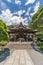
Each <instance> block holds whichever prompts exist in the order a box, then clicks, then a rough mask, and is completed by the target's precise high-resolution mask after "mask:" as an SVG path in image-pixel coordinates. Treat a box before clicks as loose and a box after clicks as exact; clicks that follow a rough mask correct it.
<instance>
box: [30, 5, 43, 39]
mask: <svg viewBox="0 0 43 65" xmlns="http://www.w3.org/2000/svg"><path fill="white" fill-rule="evenodd" d="M30 28H31V29H32V30H36V29H37V30H38V32H37V33H36V34H37V35H39V36H40V37H42V38H43V6H41V7H40V8H39V10H38V11H37V12H36V13H35V14H34V15H33V17H32V22H31V23H30Z"/></svg>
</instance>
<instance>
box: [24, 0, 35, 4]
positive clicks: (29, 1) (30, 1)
mask: <svg viewBox="0 0 43 65" xmlns="http://www.w3.org/2000/svg"><path fill="white" fill-rule="evenodd" d="M34 2H35V0H27V2H26V3H25V5H28V4H31V3H34Z"/></svg>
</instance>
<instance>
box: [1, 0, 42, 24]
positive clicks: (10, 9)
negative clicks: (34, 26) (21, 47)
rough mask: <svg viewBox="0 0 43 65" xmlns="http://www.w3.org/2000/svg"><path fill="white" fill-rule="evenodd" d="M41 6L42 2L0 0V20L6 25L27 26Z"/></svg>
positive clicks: (37, 0)
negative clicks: (21, 24) (20, 24)
mask: <svg viewBox="0 0 43 65" xmlns="http://www.w3.org/2000/svg"><path fill="white" fill-rule="evenodd" d="M42 5H43V0H0V19H2V20H3V21H4V22H5V23H6V24H7V25H11V24H14V25H15V24H19V23H20V22H22V23H23V24H24V25H28V24H29V23H30V21H31V20H32V16H33V15H34V14H35V13H36V12H37V11H38V9H39V7H40V6H42Z"/></svg>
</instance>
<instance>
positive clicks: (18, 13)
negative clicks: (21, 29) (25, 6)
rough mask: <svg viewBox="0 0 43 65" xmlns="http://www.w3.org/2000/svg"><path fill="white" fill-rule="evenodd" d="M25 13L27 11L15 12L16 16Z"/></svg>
mask: <svg viewBox="0 0 43 65" xmlns="http://www.w3.org/2000/svg"><path fill="white" fill-rule="evenodd" d="M23 13H25V10H19V11H17V12H15V13H14V14H17V15H18V16H21V15H22V14H23Z"/></svg>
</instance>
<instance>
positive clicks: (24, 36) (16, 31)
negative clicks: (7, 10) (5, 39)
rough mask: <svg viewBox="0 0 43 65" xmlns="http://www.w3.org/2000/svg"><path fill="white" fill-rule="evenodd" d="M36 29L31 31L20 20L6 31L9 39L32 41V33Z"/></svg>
mask: <svg viewBox="0 0 43 65" xmlns="http://www.w3.org/2000/svg"><path fill="white" fill-rule="evenodd" d="M35 32H36V31H32V30H31V29H30V28H29V26H26V25H23V24H22V22H20V24H19V25H16V26H15V27H13V28H10V29H9V31H8V33H9V37H10V39H9V40H10V41H20V40H22V41H32V40H33V35H34V34H35Z"/></svg>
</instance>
